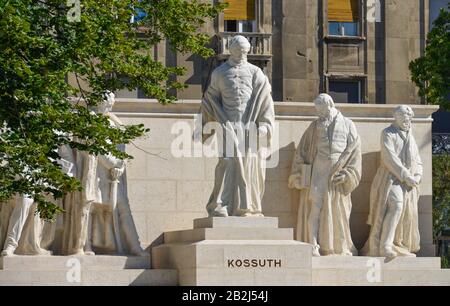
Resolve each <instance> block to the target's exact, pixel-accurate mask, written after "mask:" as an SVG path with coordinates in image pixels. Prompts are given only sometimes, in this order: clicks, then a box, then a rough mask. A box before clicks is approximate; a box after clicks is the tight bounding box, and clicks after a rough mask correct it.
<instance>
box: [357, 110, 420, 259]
mask: <svg viewBox="0 0 450 306" xmlns="http://www.w3.org/2000/svg"><path fill="white" fill-rule="evenodd" d="M413 116H414V113H413V111H412V109H411V108H410V107H409V106H406V105H401V106H398V107H397V108H396V109H395V110H394V118H395V122H394V123H393V124H392V125H390V126H389V127H387V128H386V129H385V130H383V132H382V133H381V164H380V167H379V168H378V172H377V174H376V176H375V178H374V180H373V183H372V188H371V191H370V214H369V217H368V221H367V223H368V224H369V225H371V230H370V235H369V238H368V240H367V242H366V244H365V246H364V248H363V249H362V253H363V254H364V255H368V256H386V257H395V256H397V255H398V256H415V255H414V253H416V252H418V251H419V249H420V236H419V219H418V207H417V204H418V200H419V185H420V182H421V180H422V161H421V158H420V155H419V149H418V147H417V144H416V140H415V139H414V136H413V134H412V129H411V120H412V118H413Z"/></svg>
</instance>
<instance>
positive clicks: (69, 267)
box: [0, 255, 178, 286]
mask: <svg viewBox="0 0 450 306" xmlns="http://www.w3.org/2000/svg"><path fill="white" fill-rule="evenodd" d="M177 284H178V280H177V271H176V270H154V269H150V258H149V257H127V256H103V255H95V256H12V257H1V258H0V286H21V285H24V286H32V285H37V286H129V285H132V286H174V285H177Z"/></svg>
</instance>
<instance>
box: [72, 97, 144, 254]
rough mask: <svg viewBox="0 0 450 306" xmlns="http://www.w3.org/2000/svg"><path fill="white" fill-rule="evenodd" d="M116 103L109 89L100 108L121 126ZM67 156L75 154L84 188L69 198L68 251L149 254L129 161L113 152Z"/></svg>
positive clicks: (75, 163)
mask: <svg viewBox="0 0 450 306" xmlns="http://www.w3.org/2000/svg"><path fill="white" fill-rule="evenodd" d="M113 105H114V94H113V93H109V94H108V95H107V99H105V101H104V103H102V104H101V105H99V107H98V112H99V113H102V114H104V115H107V116H108V117H109V119H110V124H111V125H112V126H121V125H123V124H122V123H121V122H120V120H119V118H117V117H116V116H115V115H114V114H112V113H111V110H112V107H113ZM120 149H125V148H124V146H122V147H121V148H120ZM66 158H68V159H70V158H72V163H73V164H74V165H75V167H76V173H77V174H76V175H77V178H78V179H79V180H80V181H81V184H82V187H83V191H82V192H81V193H74V194H72V195H70V197H71V198H70V197H69V198H68V199H66V201H65V207H66V211H67V216H66V217H65V234H64V240H65V241H66V242H65V246H64V249H65V252H66V253H68V254H86V255H94V254H95V251H96V252H98V253H104V254H132V255H138V256H148V253H147V252H145V251H144V250H143V249H142V248H141V245H140V242H139V238H138V234H137V231H136V227H135V224H134V221H133V218H132V215H131V210H130V205H129V200H128V195H127V184H126V176H125V162H124V161H123V160H121V159H118V158H116V157H114V156H112V155H99V156H93V155H88V154H87V153H86V152H79V151H77V150H74V151H73V156H72V157H70V154H66Z"/></svg>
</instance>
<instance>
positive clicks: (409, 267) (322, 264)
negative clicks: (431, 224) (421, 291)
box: [312, 256, 450, 286]
mask: <svg viewBox="0 0 450 306" xmlns="http://www.w3.org/2000/svg"><path fill="white" fill-rule="evenodd" d="M440 261H441V259H440V258H439V257H396V258H393V259H386V258H384V257H366V256H322V257H313V260H312V284H313V285H316V286H449V285H450V270H449V269H441V262H440Z"/></svg>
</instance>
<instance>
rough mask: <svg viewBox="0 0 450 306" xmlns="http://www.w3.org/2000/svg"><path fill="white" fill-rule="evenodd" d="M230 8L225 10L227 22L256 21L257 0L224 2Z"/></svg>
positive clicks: (230, 0) (229, 0) (226, 0)
mask: <svg viewBox="0 0 450 306" xmlns="http://www.w3.org/2000/svg"><path fill="white" fill-rule="evenodd" d="M223 2H226V3H228V7H227V8H226V9H224V10H223V13H224V19H225V20H255V0H223Z"/></svg>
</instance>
